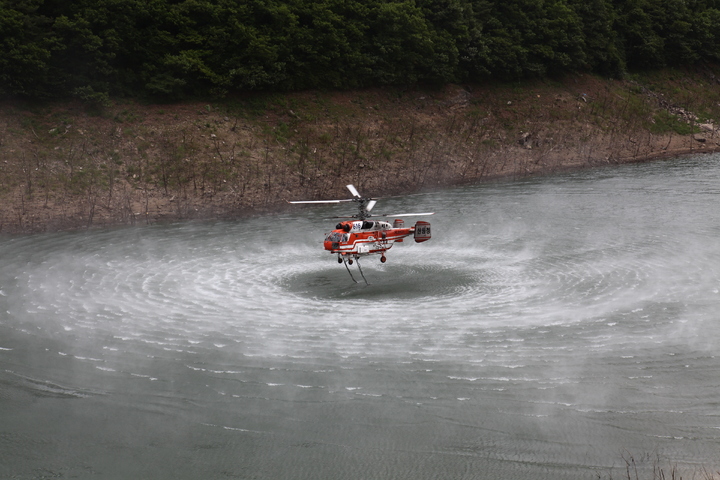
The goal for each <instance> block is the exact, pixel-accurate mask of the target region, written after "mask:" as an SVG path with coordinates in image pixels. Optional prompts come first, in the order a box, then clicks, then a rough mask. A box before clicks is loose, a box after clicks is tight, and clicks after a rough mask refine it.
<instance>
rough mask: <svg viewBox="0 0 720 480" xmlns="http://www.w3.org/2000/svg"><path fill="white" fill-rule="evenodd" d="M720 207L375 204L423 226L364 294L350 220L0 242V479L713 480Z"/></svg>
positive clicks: (583, 175) (684, 168) (594, 191)
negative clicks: (701, 470) (327, 247)
mask: <svg viewBox="0 0 720 480" xmlns="http://www.w3.org/2000/svg"><path fill="white" fill-rule="evenodd" d="M368 193H370V192H368ZM719 201H720V156H717V155H714V156H702V157H693V158H685V159H679V160H670V161H662V162H656V163H652V164H644V165H630V166H622V167H617V168H606V169H600V170H595V171H587V172H578V173H572V174H566V175H560V176H552V177H544V178H536V179H530V180H523V181H517V182H503V183H498V184H492V185H479V186H474V187H463V188H457V189H450V190H445V191H441V192H433V193H427V194H419V195H412V196H407V197H399V198H389V199H384V200H381V202H380V203H379V204H378V206H377V207H376V208H375V210H376V211H378V212H392V211H427V210H429V211H436V212H438V213H437V214H436V215H435V216H434V217H430V221H431V222H432V224H433V239H432V240H431V241H430V242H426V243H423V244H414V243H413V242H408V243H406V245H403V246H396V247H394V248H393V249H392V250H391V251H390V252H389V253H388V262H387V263H386V264H381V263H380V262H379V259H378V257H372V258H368V259H363V260H364V261H363V262H362V266H363V271H364V273H365V275H366V277H367V278H368V280H369V282H370V285H364V284H355V283H353V282H352V280H351V279H350V277H349V275H348V274H347V272H346V270H345V268H344V267H343V266H342V265H338V264H337V262H336V260H335V258H334V257H333V256H331V255H330V254H326V253H325V252H324V251H323V250H322V239H323V236H324V233H325V232H327V231H328V230H329V229H331V228H332V223H333V222H332V221H328V220H323V217H326V216H328V215H338V214H347V213H353V212H347V211H345V209H344V208H343V206H331V207H322V208H317V207H315V208H298V209H297V210H296V211H293V212H291V213H289V214H284V215H280V216H269V217H265V218H259V219H249V220H239V221H237V222H227V223H209V224H208V223H202V224H197V223H193V224H176V225H156V226H151V227H142V228H127V229H117V230H109V231H90V232H79V233H60V234H48V235H32V236H22V237H12V238H8V237H6V238H0V478H46V477H59V478H103V479H108V478H110V479H112V478H118V479H125V478H153V479H161V478H168V479H170V478H172V479H182V478H188V479H195V478H267V479H271V478H272V479H279V478H292V479H303V478H307V479H317V478H333V479H370V478H378V479H379V478H383V479H385V478H393V479H404V478H407V479H414V480H417V479H436V478H437V479H440V478H443V479H444V478H473V479H475V478H477V479H486V478H487V479H490V478H492V479H498V478H513V479H533V480H535V479H552V480H558V479H578V478H588V479H592V478H598V476H601V477H608V476H610V475H614V477H618V475H621V474H622V473H623V472H624V467H625V460H624V459H627V458H630V457H632V458H633V459H636V460H637V462H638V463H639V464H641V466H652V464H653V463H655V462H657V461H658V459H660V460H659V461H660V463H661V466H663V467H667V465H669V464H670V463H673V464H677V465H678V467H679V468H681V469H685V470H684V471H690V472H692V471H694V470H695V469H696V468H698V467H700V466H704V467H706V468H708V469H710V470H712V468H718V466H719V464H718V460H717V459H718V449H719V447H720V439H719V438H718V434H719V433H720V430H719V429H720V409H719V408H718V407H719V405H720V401H719V400H718V387H719V384H720V376H719V375H718V371H719V370H720V358H718V357H717V356H716V352H717V349H718V347H717V345H718V344H720V322H719V320H720V308H719V307H720V290H719V289H720V241H719V240H718V239H719V238H720V208H719V207H718V203H719ZM423 219H426V218H423ZM413 221H414V220H413V219H407V220H406V222H407V223H410V222H413ZM354 273H355V276H356V278H358V279H359V278H360V277H359V276H358V274H357V271H356V270H355V272H354ZM650 478H651V477H650Z"/></svg>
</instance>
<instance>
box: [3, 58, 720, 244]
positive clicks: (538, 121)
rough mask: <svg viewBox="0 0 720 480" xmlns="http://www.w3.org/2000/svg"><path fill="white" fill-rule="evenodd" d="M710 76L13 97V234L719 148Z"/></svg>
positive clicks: (8, 226)
mask: <svg viewBox="0 0 720 480" xmlns="http://www.w3.org/2000/svg"><path fill="white" fill-rule="evenodd" d="M719 68H720V67H719ZM718 73H719V74H720V71H719V72H718ZM668 75H669V74H668ZM674 75H675V74H674ZM718 77H720V75H718ZM707 78H708V77H707V72H683V73H682V75H675V76H672V75H669V76H668V77H662V78H661V79H660V80H662V81H660V80H658V79H657V78H654V77H653V78H649V79H647V81H648V82H650V81H652V82H654V83H652V85H653V88H654V89H655V90H654V91H651V92H650V93H648V92H649V90H648V89H647V88H646V87H644V86H642V88H641V87H640V86H639V84H638V82H637V81H627V80H626V81H621V80H606V79H601V78H598V77H594V76H590V75H576V76H572V77H569V78H566V79H565V80H563V81H562V82H558V81H556V82H551V83H548V82H541V81H537V82H527V83H526V84H523V85H522V86H517V85H481V86H479V85H471V86H469V85H464V86H462V85H446V86H444V87H442V88H439V89H421V88H414V89H407V88H406V89H403V88H379V89H368V90H362V91H353V92H299V93H291V94H283V95H280V94H257V95H253V96H249V95H246V96H239V97H236V98H230V99H225V100H223V101H219V102H217V103H205V102H187V103H182V104H172V105H141V104H138V103H136V102H133V101H122V102H121V101H118V102H117V103H116V104H114V105H113V106H112V107H108V108H105V109H102V110H96V109H93V108H89V107H88V106H87V105H82V104H77V103H60V104H52V105H41V106H37V105H24V104H22V103H18V102H15V103H12V102H7V103H6V104H5V105H4V106H5V107H6V108H3V109H0V205H1V206H0V235H16V234H30V233H39V232H52V231H66V230H78V229H88V228H95V227H101V228H104V227H114V226H122V225H138V224H151V223H156V222H165V221H183V220H196V219H208V220H211V219H213V220H214V219H217V220H222V219H238V218H244V217H250V216H254V215H263V214H268V213H273V212H279V211H282V210H284V208H285V206H286V203H285V200H292V199H305V200H313V199H326V198H345V196H347V193H346V192H345V190H344V189H345V187H344V186H345V185H346V184H349V183H352V184H354V185H355V186H356V187H357V188H358V189H359V190H360V191H362V192H364V193H366V194H368V195H372V196H387V195H399V194H410V193H414V192H418V191H426V190H433V189H438V188H443V187H449V186H453V185H462V184H471V183H482V182H487V181H497V180H506V179H510V180H511V179H518V178H524V177H528V176H535V175H550V174H554V173H558V172H563V171H572V170H578V169H586V168H595V167H599V166H604V165H619V164H626V163H639V162H648V161H654V160H658V159H666V158H673V157H681V156H687V155H694V154H701V153H714V152H718V151H720V130H719V129H718V128H717V127H716V126H715V124H714V121H713V120H712V118H715V117H710V115H711V114H712V115H715V110H714V109H716V110H717V117H718V118H720V83H718V82H716V83H713V84H708V82H707ZM672 92H675V93H673V94H674V95H676V96H677V99H675V98H671V97H670V95H671V93H672ZM658 98H661V99H662V101H658ZM676 105H684V106H683V107H682V108H680V107H677V106H676Z"/></svg>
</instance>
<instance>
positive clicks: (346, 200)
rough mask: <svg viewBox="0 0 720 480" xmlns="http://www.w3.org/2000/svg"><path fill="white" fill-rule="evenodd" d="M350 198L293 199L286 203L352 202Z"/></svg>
mask: <svg viewBox="0 0 720 480" xmlns="http://www.w3.org/2000/svg"><path fill="white" fill-rule="evenodd" d="M352 201H353V199H352V198H348V199H345V200H294V201H292V202H291V201H289V200H288V201H287V202H288V203H340V202H352Z"/></svg>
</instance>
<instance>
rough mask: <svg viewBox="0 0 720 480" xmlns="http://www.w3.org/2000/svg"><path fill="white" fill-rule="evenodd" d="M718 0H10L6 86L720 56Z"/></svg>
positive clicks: (609, 71)
mask: <svg viewBox="0 0 720 480" xmlns="http://www.w3.org/2000/svg"><path fill="white" fill-rule="evenodd" d="M718 25H720V0H510V1H500V0H312V1H311V0H243V1H238V0H103V1H102V2H98V1H97V0H0V48H2V55H0V94H2V95H22V96H26V97H32V98H48V97H59V96H68V95H74V96H77V97H80V98H83V99H85V100H90V101H96V102H97V101H100V102H102V101H106V100H107V99H108V98H109V96H110V95H147V96H151V97H156V98H168V99H173V98H180V97H182V96H186V95H191V96H198V95H200V96H202V95H224V94H226V93H228V92H231V91H237V90H250V89H283V90H298V89H306V88H353V87H363V86H372V85H389V84H415V83H444V82H458V81H466V80H470V81H477V80H481V79H489V78H497V79H504V80H515V79H518V78H522V77H542V76H544V75H555V74H562V73H565V72H572V71H592V72H598V73H602V74H605V75H613V76H619V75H622V74H623V72H624V71H625V70H626V69H628V68H632V69H643V68H657V67H663V66H666V65H682V64H687V63H693V62H698V61H701V60H703V59H707V60H712V61H718V60H720V33H719V32H718V28H717V27H718Z"/></svg>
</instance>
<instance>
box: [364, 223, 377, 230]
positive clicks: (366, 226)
mask: <svg viewBox="0 0 720 480" xmlns="http://www.w3.org/2000/svg"><path fill="white" fill-rule="evenodd" d="M374 226H375V222H363V225H362V228H363V230H370V229H371V228H373V227H374Z"/></svg>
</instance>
